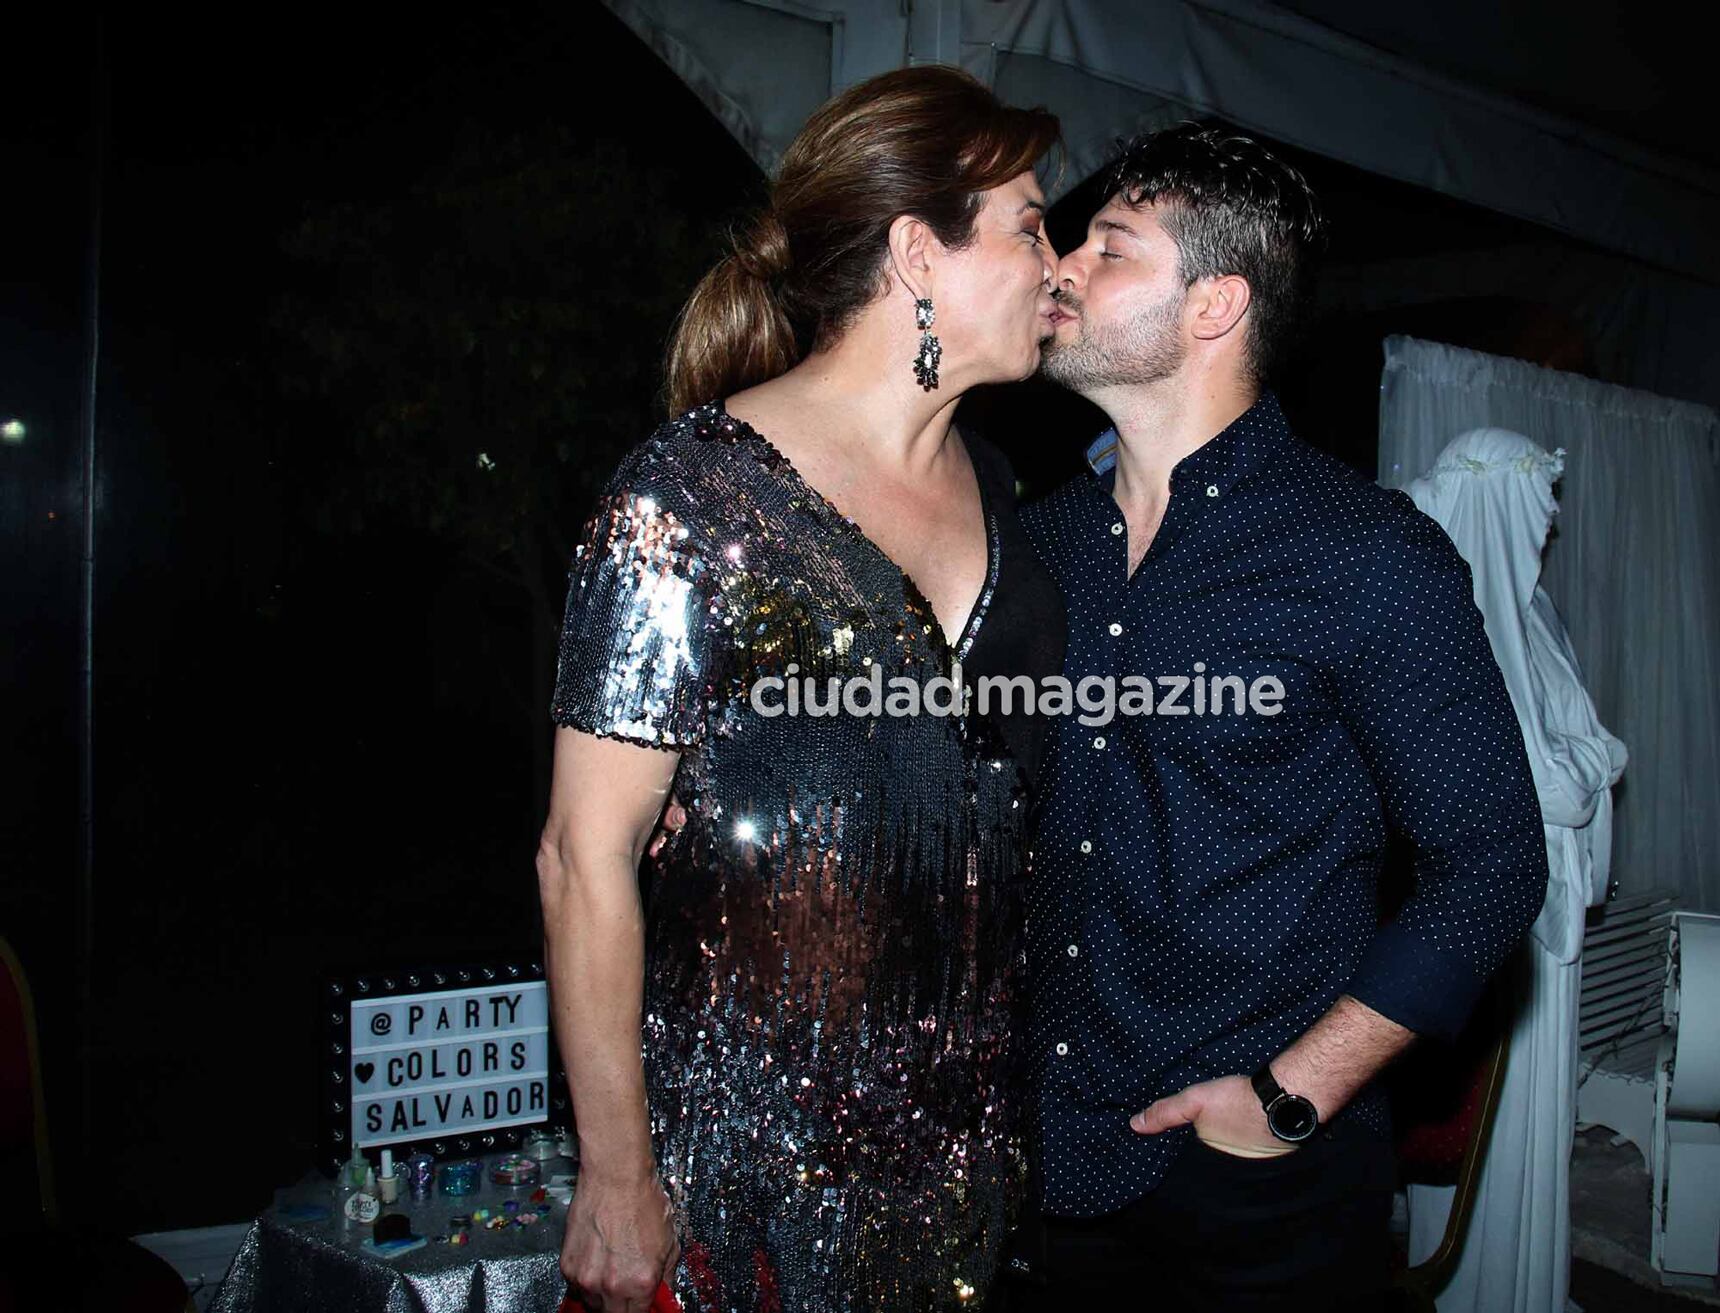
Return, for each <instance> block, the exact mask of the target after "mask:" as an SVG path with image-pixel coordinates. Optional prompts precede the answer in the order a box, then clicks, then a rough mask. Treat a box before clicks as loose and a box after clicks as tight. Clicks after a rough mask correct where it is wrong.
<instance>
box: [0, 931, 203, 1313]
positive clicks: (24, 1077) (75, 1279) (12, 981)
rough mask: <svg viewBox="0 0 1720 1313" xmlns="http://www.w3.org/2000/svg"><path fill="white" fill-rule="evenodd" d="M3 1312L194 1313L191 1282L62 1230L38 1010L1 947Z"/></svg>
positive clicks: (90, 1234)
mask: <svg viewBox="0 0 1720 1313" xmlns="http://www.w3.org/2000/svg"><path fill="white" fill-rule="evenodd" d="M0 1181H5V1182H7V1183H8V1187H10V1183H11V1182H14V1181H16V1182H19V1183H20V1186H21V1187H22V1188H18V1189H15V1190H13V1189H10V1188H9V1189H7V1190H0V1200H4V1203H0V1207H3V1208H5V1209H6V1210H7V1215H6V1216H4V1217H0V1313H11V1310H12V1309H14V1308H16V1309H18V1310H19V1311H20V1313H23V1311H24V1310H29V1309H35V1308H56V1309H90V1310H95V1309H103V1310H120V1309H123V1310H126V1313H194V1309H195V1306H194V1305H193V1303H192V1301H191V1298H190V1296H189V1295H188V1294H187V1292H186V1289H185V1282H184V1281H182V1280H180V1278H179V1274H178V1273H177V1272H175V1271H174V1270H173V1269H172V1268H171V1267H169V1266H168V1265H167V1264H166V1263H164V1262H163V1261H162V1260H161V1259H159V1258H157V1257H156V1256H155V1255H154V1254H152V1253H150V1252H149V1251H148V1250H147V1249H145V1248H143V1247H142V1246H141V1245H137V1244H134V1243H133V1242H132V1241H130V1240H127V1239H126V1238H124V1237H123V1236H110V1235H103V1234H100V1233H98V1232H94V1231H87V1230H81V1229H72V1228H68V1227H66V1226H63V1225H61V1222H60V1217H59V1211H58V1208H57V1206H56V1197H55V1193H54V1172H53V1158H52V1155H51V1154H50V1152H49V1145H48V1112H47V1102H46V1100H45V1099H44V1098H43V1096H42V1068H41V1061H40V1050H39V1049H38V1047H37V1043H36V1010H35V1004H34V1002H33V1001H32V999H31V995H30V984H29V981H28V980H27V979H26V977H25V975H24V968H23V965H22V964H21V963H20V962H19V961H18V955H17V954H16V953H14V952H13V951H12V946H11V945H10V944H9V943H7V942H6V940H5V939H4V938H0Z"/></svg>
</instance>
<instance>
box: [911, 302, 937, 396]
mask: <svg viewBox="0 0 1720 1313" xmlns="http://www.w3.org/2000/svg"><path fill="white" fill-rule="evenodd" d="M936 319H937V312H936V311H934V310H933V309H932V298H931V297H929V296H922V297H920V298H918V299H917V300H916V301H915V302H914V323H915V325H916V326H917V327H918V328H919V330H920V354H919V355H917V356H915V357H914V378H915V380H916V381H917V382H918V383H919V385H920V386H921V387H922V388H924V389H925V390H926V391H927V392H930V391H931V390H932V389H933V388H935V387H937V385H938V361H940V360H942V359H943V356H944V344H943V343H942V342H940V341H938V339H937V337H936V336H935V335H934V334H933V333H932V323H933V322H934V321H935V320H936Z"/></svg>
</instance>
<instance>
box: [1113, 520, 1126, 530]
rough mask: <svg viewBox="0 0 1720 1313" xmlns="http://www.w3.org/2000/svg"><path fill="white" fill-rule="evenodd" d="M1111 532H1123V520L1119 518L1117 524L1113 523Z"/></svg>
mask: <svg viewBox="0 0 1720 1313" xmlns="http://www.w3.org/2000/svg"><path fill="white" fill-rule="evenodd" d="M1111 532H1112V533H1121V532H1123V522H1122V521H1121V520H1118V521H1117V522H1116V523H1115V524H1113V525H1112V526H1111Z"/></svg>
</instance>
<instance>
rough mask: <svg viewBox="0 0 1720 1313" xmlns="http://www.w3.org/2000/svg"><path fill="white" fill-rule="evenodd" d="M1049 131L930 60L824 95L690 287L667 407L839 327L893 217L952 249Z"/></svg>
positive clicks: (723, 389)
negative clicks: (725, 250) (740, 222)
mask: <svg viewBox="0 0 1720 1313" xmlns="http://www.w3.org/2000/svg"><path fill="white" fill-rule="evenodd" d="M1057 139H1058V125H1057V119H1056V118H1055V116H1053V115H1052V114H1051V113H1049V112H1048V111H1046V110H1044V109H1016V108H1013V107H1011V106H1007V105H1005V104H1003V103H1002V102H1001V101H999V100H998V99H997V97H996V96H994V95H993V94H992V93H991V91H990V90H989V89H988V88H987V87H986V86H985V85H984V84H983V83H981V82H979V81H978V80H977V79H975V78H973V77H971V76H970V75H968V74H967V73H964V72H962V71H961V70H960V69H956V68H949V67H946V66H944V65H939V64H926V65H920V66H918V67H915V68H901V69H896V70H894V71H893V72H889V73H884V74H881V75H879V76H878V77H875V78H870V79H868V80H867V81H865V82H862V83H860V84H858V85H857V86H854V87H851V88H849V89H848V90H847V91H845V92H843V93H842V94H841V95H840V96H837V97H835V98H834V99H833V100H830V101H828V102H827V103H826V104H824V105H823V106H822V107H820V108H819V109H818V110H817V111H816V112H815V113H814V114H813V115H812V117H811V118H810V119H808V120H807V121H806V126H805V127H803V128H802V129H801V130H800V134H799V135H798V136H797V137H795V139H794V141H793V142H792V143H790V145H789V148H788V151H787V152H786V153H785V154H784V155H783V158H782V167H781V168H780V169H779V170H778V173H777V178H776V182H775V183H774V184H773V186H772V187H771V200H770V205H769V207H768V208H767V209H765V210H764V211H763V212H762V213H760V214H758V215H757V216H755V217H754V218H753V219H752V221H751V222H750V223H748V224H747V225H745V226H744V227H743V228H741V229H740V230H739V231H737V232H733V233H731V234H730V240H731V246H732V250H731V252H730V254H729V255H727V256H725V257H724V258H723V259H721V260H719V261H718V262H717V264H716V266H715V267H714V268H713V269H712V270H711V271H710V272H709V273H707V274H706V275H705V276H704V278H703V279H702V280H701V281H700V282H699V285H698V286H697V287H696V288H694V289H693V294H692V296H691V297H689V298H688V300H687V304H686V305H685V306H684V307H682V310H681V315H680V319H679V321H678V322H677V323H676V326H675V334H674V338H673V341H672V343H671V345H670V348H669V362H668V371H667V373H668V378H667V388H666V391H667V396H668V403H669V412H670V414H680V413H681V412H683V411H685V410H688V409H690V408H691V407H693V406H697V405H701V404H703V403H704V402H707V401H713V400H717V399H719V398H722V397H726V396H728V395H730V394H731V393H734V392H738V391H740V390H742V389H743V388H748V387H751V386H752V385H753V384H755V383H762V382H763V381H764V380H765V379H767V378H774V377H775V376H776V375H778V374H781V373H783V372H784V371H786V370H787V369H789V368H790V367H791V366H792V365H794V364H795V363H796V362H797V361H798V360H800V359H801V358H802V357H803V356H804V355H805V354H806V353H807V351H809V350H810V349H811V348H812V347H813V346H814V345H817V346H824V345H827V344H828V343H829V342H830V341H831V340H833V339H834V338H835V337H837V336H838V335H840V334H841V332H842V331H843V329H844V328H846V327H847V326H848V324H850V323H851V322H852V321H853V318H854V316H855V315H856V314H858V313H859V311H860V310H861V309H862V308H863V307H864V306H866V305H868V304H869V303H870V302H871V301H872V300H873V299H875V298H876V297H877V296H878V295H879V293H880V292H881V291H882V290H883V284H882V282H881V280H880V276H879V275H880V269H881V267H882V265H883V263H884V257H885V253H886V251H887V250H888V247H889V233H890V225H891V223H893V222H894V221H895V219H896V218H897V216H899V215H903V214H911V215H914V216H915V217H916V218H919V219H922V220H924V221H925V222H926V224H927V225H928V226H930V228H931V229H932V231H933V232H934V233H936V234H937V237H938V240H939V241H940V242H942V243H943V244H944V245H945V246H947V247H950V248H951V249H953V250H959V249H961V248H962V247H964V246H966V245H967V244H968V243H969V242H971V241H972V240H973V235H974V227H973V226H974V220H975V218H976V217H977V216H978V215H979V212H980V207H981V205H982V204H983V201H982V199H981V196H980V193H981V192H984V191H986V190H988V189H990V188H992V187H996V186H1000V185H1001V184H1003V183H1005V182H1008V181H1009V180H1010V179H1011V178H1013V177H1015V176H1017V175H1018V174H1021V173H1025V172H1026V171H1027V170H1029V169H1031V168H1033V167H1034V165H1035V164H1036V163H1037V162H1038V160H1039V158H1040V157H1041V156H1042V155H1044V154H1045V152H1046V151H1047V150H1049V149H1050V148H1051V146H1052V144H1053V143H1054V142H1056V141H1057Z"/></svg>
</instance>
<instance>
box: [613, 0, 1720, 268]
mask: <svg viewBox="0 0 1720 1313" xmlns="http://www.w3.org/2000/svg"><path fill="white" fill-rule="evenodd" d="M605 3H606V4H607V5H608V7H609V8H610V9H612V10H613V11H614V12H615V13H616V14H617V15H618V16H619V17H620V18H621V19H622V20H623V21H625V22H626V23H627V24H628V25H629V26H630V27H631V28H632V29H633V30H634V31H635V32H636V33H638V34H639V35H640V37H642V38H643V39H644V40H645V41H646V42H648V43H649V44H650V45H651V47H652V48H653V49H654V50H656V51H657V53H658V54H659V55H660V56H661V57H662V58H663V59H664V60H665V62H667V63H668V64H669V66H670V67H671V68H672V69H673V70H674V71H675V72H676V73H677V75H679V76H680V77H681V78H682V80H683V81H685V82H686V83H687V84H688V85H689V86H690V87H691V88H692V89H693V90H694V91H695V92H696V93H697V94H698V95H699V96H700V98H701V99H702V100H703V101H704V102H705V103H706V104H707V105H708V106H710V107H711V109H712V112H713V113H715V114H716V115H717V117H718V118H719V119H720V120H721V121H722V122H723V123H724V124H725V125H726V126H727V127H728V128H729V130H730V131H731V132H732V133H734V135H735V137H736V138H737V140H739V141H740V143H741V144H742V146H744V147H745V148H746V149H747V151H748V152H749V153H750V154H751V155H752V157H753V158H754V159H755V160H756V161H758V163H759V164H760V166H761V167H762V168H764V169H765V170H766V171H767V172H769V171H771V170H773V169H774V167H775V165H776V163H777V161H778V160H779V159H780V158H781V152H782V150H783V149H784V148H785V147H786V146H787V144H788V142H789V140H791V139H792V137H793V135H794V132H795V131H796V130H797V129H798V127H799V125H800V124H801V123H802V122H803V121H804V120H805V117H806V115H807V114H808V113H810V112H811V110H812V109H813V108H814V107H815V106H816V105H817V104H818V103H819V102H820V101H821V100H823V99H824V98H825V97H826V96H828V95H829V94H831V93H832V92H834V91H838V90H841V89H842V88H843V87H846V86H850V85H852V84H853V83H855V82H858V81H861V80H862V79H864V78H866V77H869V76H871V75H872V74H874V73H879V72H882V71H884V70H886V69H890V68H896V67H899V66H901V65H903V64H905V63H923V62H944V63H957V64H960V65H962V66H963V67H965V68H967V69H968V70H969V71H971V72H973V73H974V74H976V75H977V76H979V77H981V78H982V79H984V80H985V81H986V82H988V83H990V84H991V85H992V86H994V87H995V88H997V90H998V91H999V92H1000V94H1002V95H1003V96H1004V97H1005V98H1006V99H1009V100H1011V101H1014V102H1017V103H1028V104H1032V103H1043V104H1046V105H1048V106H1050V108H1052V109H1053V110H1054V111H1056V112H1057V114H1058V115H1059V116H1060V117H1061V118H1062V119H1063V123H1064V132H1065V138H1066V141H1067V143H1068V146H1069V151H1070V163H1071V168H1070V169H1069V171H1068V173H1067V175H1066V176H1065V177H1064V179H1063V182H1062V185H1063V188H1064V189H1067V188H1068V187H1069V186H1072V185H1074V184H1075V183H1077V182H1079V181H1080V180H1081V179H1082V178H1083V177H1085V176H1086V175H1087V174H1089V173H1091V172H1092V171H1093V170H1094V169H1095V168H1096V167H1097V166H1098V164H1099V163H1100V162H1101V161H1102V160H1103V158H1104V156H1105V154H1106V153H1107V152H1108V150H1109V149H1110V147H1111V144H1112V142H1113V141H1114V139H1115V138H1116V137H1117V136H1118V135H1121V134H1124V133H1127V132H1130V131H1134V130H1137V129H1139V128H1142V127H1152V126H1157V125H1159V124H1162V123H1165V122H1174V121H1176V120H1178V119H1182V118H1187V117H1191V116H1205V115H1212V116H1216V117H1221V118H1224V119H1226V120H1228V121H1230V122H1232V123H1235V124H1237V125H1239V126H1241V127H1243V128H1245V129H1249V130H1252V131H1255V132H1259V133H1261V134H1263V135H1265V136H1268V137H1272V138H1275V139H1277V140H1280V141H1284V142H1287V143H1289V144H1291V145H1295V146H1299V147H1302V148H1304V149H1307V150H1310V151H1313V152H1315V153H1318V154H1321V155H1325V156H1327V157H1329V158H1332V159H1337V160H1341V161H1343V162H1345V163H1348V164H1352V165H1356V166H1358V167H1360V168H1363V169H1366V170H1368V171H1370V172H1373V173H1377V174H1381V175H1384V176H1387V177H1393V178H1397V179H1400V180H1402V181H1405V182H1409V183H1413V184H1416V185H1419V186H1423V187H1429V188H1432V189H1434V190H1437V191H1440V192H1444V193H1446V194H1447V195H1451V196H1455V197H1458V198H1459V199H1462V200H1466V201H1469V202H1472V203H1474V204H1478V205H1481V206H1485V207H1487V208H1490V209H1493V210H1497V211H1499V212H1501V213H1505V214H1511V215H1515V216H1517V217H1519V218H1524V219H1529V220H1531V221H1534V222H1536V223H1540V224H1544V225H1547V226H1548V227H1551V228H1554V229H1557V230H1560V231H1563V232H1566V233H1569V234H1571V235H1572V236H1575V237H1577V238H1580V239H1582V240H1585V241H1589V242H1592V243H1594V244H1596V245H1598V246H1601V247H1603V248H1605V249H1609V250H1613V251H1618V252H1621V253H1624V254H1627V255H1630V256H1633V257H1635V258H1637V259H1640V260H1643V261H1646V262H1648V263H1650V264H1653V265H1657V266H1660V267H1662V268H1666V269H1670V270H1675V271H1679V272H1682V273H1686V274H1690V275H1694V276H1696V277H1698V278H1701V279H1703V280H1705V281H1708V282H1711V283H1720V244H1716V243H1714V242H1713V240H1712V237H1711V234H1712V233H1713V232H1716V231H1720V172H1716V170H1714V169H1711V168H1709V167H1707V166H1706V165H1705V164H1703V163H1702V162H1700V160H1699V159H1698V158H1695V157H1694V156H1693V155H1690V154H1687V155H1686V156H1685V157H1684V158H1679V157H1675V156H1670V155H1667V154H1664V153H1661V152H1659V151H1656V150H1651V149H1649V148H1647V147H1644V146H1642V145H1639V144H1638V143H1637V141H1633V140H1631V139H1630V137H1629V136H1627V135H1613V133H1612V131H1611V130H1610V129H1609V130H1600V129H1597V128H1595V127H1593V126H1592V123H1593V121H1595V120H1597V119H1605V120H1606V121H1607V122H1608V123H1612V122H1615V121H1616V122H1617V123H1618V124H1619V125H1620V128H1621V129H1622V130H1632V129H1635V130H1637V131H1636V135H1637V136H1638V137H1639V138H1640V139H1645V140H1646V139H1650V138H1651V136H1652V135H1654V134H1651V133H1650V132H1649V131H1648V129H1655V130H1656V132H1657V133H1658V136H1659V137H1660V138H1661V139H1662V140H1664V141H1672V140H1674V138H1675V137H1676V136H1677V134H1679V133H1689V134H1690V135H1692V136H1694V135H1695V130H1694V129H1689V128H1685V127H1682V126H1681V127H1679V128H1677V129H1676V130H1674V129H1672V128H1671V127H1670V125H1668V124H1665V123H1663V122H1662V121H1661V118H1660V117H1659V116H1658V111H1657V109H1656V106H1657V105H1658V104H1660V103H1662V102H1659V101H1655V100H1653V99H1651V98H1645V96H1644V94H1643V88H1645V87H1649V88H1656V89H1657V90H1658V91H1659V92H1663V93H1664V91H1665V89H1664V88H1659V87H1658V83H1657V82H1656V76H1657V70H1658V69H1660V68H1661V67H1663V65H1661V64H1656V63H1654V62H1653V61H1652V60H1649V59H1648V58H1647V57H1639V55H1640V49H1641V48H1642V43H1640V42H1639V43H1636V44H1634V45H1633V44H1630V43H1619V44H1617V45H1616V47H1615V48H1614V49H1613V50H1612V51H1611V52H1610V53H1609V52H1602V51H1592V52H1590V55H1591V57H1590V58H1587V59H1584V58H1582V53H1583V51H1584V48H1585V47H1584V41H1585V40H1593V41H1600V40H1610V39H1612V38H1614V37H1616V35H1617V30H1616V28H1615V27H1614V26H1608V23H1607V22H1597V23H1595V24H1592V25H1590V26H1589V27H1587V28H1582V25H1581V23H1579V22H1577V21H1576V20H1575V19H1574V18H1573V11H1572V10H1571V9H1570V8H1569V7H1565V8H1559V9H1555V8H1554V4H1553V0H1533V3H1532V4H1531V5H1530V6H1529V7H1528V8H1524V9H1516V8H1514V9H1513V10H1512V12H1513V13H1516V14H1517V15H1518V17H1517V18H1515V19H1511V20H1506V19H1502V18H1499V17H1497V16H1496V15H1495V14H1494V9H1495V8H1496V6H1486V5H1484V4H1483V3H1482V2H1481V0H1457V2H1456V3H1454V4H1449V5H1448V4H1442V5H1440V6H1438V7H1428V8H1427V9H1426V11H1425V12H1422V13H1419V14H1405V13H1401V12H1399V11H1400V10H1404V9H1407V8H1408V7H1406V6H1382V5H1378V4H1377V3H1368V2H1366V0H1297V2H1296V3H1295V4H1294V5H1293V6H1285V5H1274V4H1266V3H1263V2H1262V0H912V3H905V2H904V0H849V2H846V3H802V2H801V0H605ZM1537 6H1539V8H1537ZM1524 15H1528V17H1524ZM1624 21H1625V20H1624V19H1615V20H1608V22H1611V23H1615V24H1618V23H1623V22H1624ZM1513 24H1517V26H1513ZM1525 27H1526V28H1527V29H1529V30H1530V31H1535V32H1538V33H1539V34H1540V35H1542V36H1544V37H1545V40H1542V41H1538V42H1537V41H1531V40H1527V39H1522V38H1521V37H1520V35H1519V33H1520V29H1521V28H1525ZM1579 29H1580V30H1579ZM1584 31H1586V32H1587V33H1588V36H1587V37H1586V38H1585V37H1584V36H1583V32H1584ZM1507 38H1509V39H1507ZM1399 52H1403V53H1399ZM1662 58H1665V59H1670V58H1672V56H1670V55H1666V56H1663V57H1662ZM1596 69H1604V70H1605V72H1606V75H1607V76H1609V77H1612V78H1613V79H1614V80H1613V81H1612V82H1611V83H1609V85H1608V86H1607V88H1605V89H1602V90H1597V89H1596V88H1595V86H1593V85H1592V80H1591V84H1584V83H1583V82H1582V75H1584V74H1585V73H1588V74H1593V72H1594V70H1596ZM1697 85H1700V84H1697ZM1500 86H1511V87H1513V88H1521V89H1522V93H1521V94H1522V95H1523V96H1524V97H1526V99H1518V98H1507V97H1505V96H1503V95H1501V94H1500V93H1498V92H1497V91H1495V90H1492V88H1494V87H1500ZM1585 93H1586V94H1585ZM1668 94H1669V93H1668ZM1678 94H1681V95H1687V94H1690V95H1693V94H1694V93H1693V92H1684V91H1680V92H1679V93H1678ZM1567 108H1568V109H1573V110H1574V109H1581V110H1583V111H1584V115H1585V117H1586V119H1587V120H1589V121H1588V122H1582V121H1579V120H1578V119H1577V118H1576V117H1574V115H1573V116H1568V115H1566V114H1562V113H1560V112H1558V111H1560V110H1561V109H1567ZM1708 150H1709V151H1710V152H1711V148H1708Z"/></svg>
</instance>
